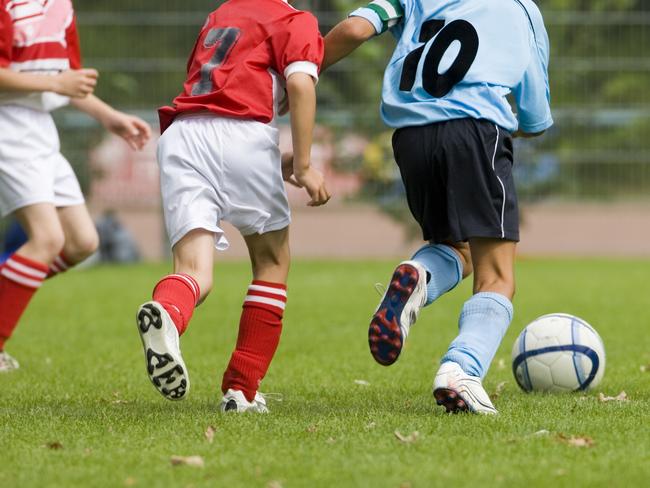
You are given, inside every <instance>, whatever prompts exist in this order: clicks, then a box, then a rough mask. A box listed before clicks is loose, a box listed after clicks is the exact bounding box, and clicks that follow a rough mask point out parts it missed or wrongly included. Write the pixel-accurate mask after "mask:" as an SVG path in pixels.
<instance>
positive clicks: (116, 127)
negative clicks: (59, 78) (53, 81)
mask: <svg viewBox="0 0 650 488" xmlns="http://www.w3.org/2000/svg"><path fill="white" fill-rule="evenodd" d="M71 103H72V105H73V106H74V107H75V108H77V109H79V110H81V111H82V112H85V113H86V114H88V115H90V116H91V117H92V118H93V119H95V120H97V121H98V122H99V123H101V124H102V125H103V126H104V127H105V128H106V130H109V131H111V132H113V133H114V134H116V135H118V136H120V137H121V138H122V139H124V140H125V141H126V142H127V143H128V144H129V146H131V148H132V149H142V148H143V147H144V145H145V144H146V143H147V142H148V141H149V139H150V138H151V128H150V127H149V124H147V123H146V122H145V121H144V120H142V119H140V118H138V117H134V116H132V115H128V114H125V113H123V112H120V111H118V110H115V109H114V108H113V107H111V106H110V105H108V104H107V103H105V102H103V101H102V100H100V99H99V98H97V97H96V96H95V95H88V96H87V97H85V98H75V99H73V100H72V102H71Z"/></svg>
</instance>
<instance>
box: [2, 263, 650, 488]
mask: <svg viewBox="0 0 650 488" xmlns="http://www.w3.org/2000/svg"><path fill="white" fill-rule="evenodd" d="M393 264H394V263H391V262H367V263H358V262H355V263H329V262H328V263H318V262H297V263H295V265H294V267H293V270H292V276H291V281H290V283H289V307H288V310H287V314H286V319H285V329H284V335H283V340H282V342H281V345H280V349H279V351H278V354H277V356H276V360H275V361H274V363H273V364H272V366H271V370H270V372H269V374H268V376H267V378H266V380H265V382H264V384H263V391H267V392H278V393H281V394H282V395H283V401H281V402H271V403H270V408H271V409H272V412H271V414H270V415H266V416H259V415H257V416H256V415H246V416H236V415H229V416H223V415H220V414H219V413H218V411H217V406H218V401H219V399H220V393H219V392H218V390H217V388H218V385H219V384H220V381H221V374H222V371H223V369H224V367H225V365H226V363H227V361H228V358H229V355H230V351H231V348H232V346H233V344H234V341H235V337H236V325H237V322H238V318H239V310H240V306H241V300H242V298H243V294H244V291H245V287H246V285H247V283H248V279H249V273H248V268H247V265H246V264H243V263H242V264H236V263H234V264H233V263H229V264H223V265H219V266H218V268H217V270H216V290H215V292H213V295H212V296H211V297H210V298H209V299H208V301H207V302H206V304H205V305H203V306H202V307H201V308H199V309H198V310H197V313H196V314H195V316H194V319H193V322H192V324H191V326H190V329H189V332H188V333H187V335H186V336H184V338H183V344H182V346H183V353H184V358H185V360H186V362H187V365H188V368H189V370H190V374H191V378H192V391H191V393H190V396H189V398H188V399H186V400H185V401H183V402H178V403H172V402H168V401H166V400H164V399H163V398H162V397H160V396H159V394H158V393H157V392H156V391H155V390H154V389H153V387H152V386H151V385H150V384H149V381H148V379H147V377H146V374H145V371H144V360H143V357H142V352H141V348H140V342H139V338H138V335H137V332H136V329H135V325H134V320H133V315H134V313H135V310H136V307H137V305H138V304H139V303H140V302H142V301H143V300H145V299H147V298H148V294H149V291H150V289H151V286H152V284H154V282H155V280H156V279H157V278H158V277H159V276H160V275H161V274H162V273H163V272H165V271H166V270H167V267H166V266H162V265H161V266H137V267H123V268H95V269H90V270H84V271H78V272H72V273H69V274H68V275H67V276H62V277H60V278H57V281H56V282H51V283H47V284H46V286H44V287H43V289H42V290H41V291H40V292H39V294H38V296H37V297H36V298H35V300H34V302H33V306H32V307H31V308H30V309H29V310H28V313H27V314H26V315H25V317H24V319H23V322H22V324H21V326H20V327H19V328H18V330H17V332H16V334H15V336H14V338H13V339H12V341H11V342H10V343H9V347H8V350H9V352H11V353H12V354H13V355H14V356H15V357H16V358H18V359H19V360H20V362H21V369H20V370H19V371H17V372H16V373H13V374H10V375H3V376H0V452H1V453H2V463H1V464H0V486H1V487H4V488H13V487H20V488H23V487H49V486H60V487H72V486H92V487H100V486H106V487H121V486H141V487H145V486H146V487H153V486H174V487H176V486H179V487H185V486H187V487H202V486H206V487H207V486H210V487H220V486H224V487H239V486H250V487H274V488H278V487H304V486H309V487H330V486H337V487H347V486H371V487H373V488H375V487H395V488H397V487H430V486H443V485H444V486H458V485H461V484H462V485H463V486H524V484H525V485H527V486H529V487H530V486H549V485H551V484H552V485H555V486H590V487H594V486H624V485H628V486H647V483H648V480H650V419H649V412H650V372H644V371H642V368H641V366H644V365H648V363H650V341H649V340H648V330H649V326H650V311H649V308H648V304H649V302H648V289H649V285H648V277H649V276H650V262H638V261H605V260H589V261H569V260H523V261H521V262H520V263H519V267H518V294H517V297H516V299H515V307H516V308H515V320H514V322H513V325H512V326H511V328H510V331H509V333H508V335H507V336H506V339H505V341H504V344H503V347H502V348H501V349H500V351H499V352H498V354H497V358H496V360H495V363H494V365H493V367H492V369H491V371H490V373H489V374H488V377H487V379H486V389H487V390H488V392H495V391H496V390H497V389H499V390H501V391H500V394H499V395H498V398H496V400H495V404H496V406H497V408H498V409H499V410H500V415H499V416H498V417H496V418H485V417H476V416H469V415H455V416H453V415H446V414H445V413H444V411H443V409H441V408H440V407H436V406H435V404H434V401H433V400H432V396H431V383H432V379H433V373H434V372H435V368H436V365H437V361H438V359H439V357H440V356H441V355H442V353H443V352H444V350H445V348H446V346H447V344H448V342H449V341H450V340H451V339H452V337H453V336H454V334H455V330H456V320H457V314H458V311H459V309H460V307H461V304H462V302H463V301H464V299H465V298H466V297H467V295H468V293H469V290H470V287H469V286H468V285H469V283H465V284H464V285H463V286H462V287H460V288H459V289H458V290H455V291H454V292H452V293H451V294H450V295H449V296H446V297H443V298H442V299H441V300H440V301H439V302H437V303H436V304H435V305H434V306H432V307H430V308H429V309H427V310H426V311H424V313H423V314H422V316H421V318H420V321H419V322H418V323H417V325H416V326H415V327H414V329H413V330H412V334H411V336H410V337H409V342H408V343H407V346H406V350H405V351H404V353H403V355H402V357H401V358H400V360H399V361H398V362H397V363H396V364H395V365H394V366H392V367H390V368H384V367H381V366H379V365H377V364H375V363H374V361H373V360H372V358H371V356H370V354H369V353H368V350H367V342H366V341H367V335H366V334H367V323H368V319H369V314H370V313H371V312H372V311H373V309H374V307H375V306H376V303H377V300H378V297H377V296H376V292H375V291H374V289H373V284H374V283H375V282H378V281H386V280H387V279H388V277H389V275H390V272H391V270H392V267H393ZM552 311H565V312H571V313H574V314H576V315H580V316H582V317H584V318H585V319H587V320H588V321H590V322H591V323H592V324H593V325H594V326H595V327H596V328H597V329H598V331H599V332H600V334H601V336H602V337H603V340H604V342H605V346H606V348H607V361H608V362H607V371H606V373H605V378H604V381H603V383H602V384H601V385H600V387H598V389H597V390H596V391H595V392H592V393H589V394H573V395H560V396H546V395H537V394H524V393H522V392H521V391H519V389H518V387H517V386H516V383H515V381H514V379H513V377H512V373H511V371H510V348H511V346H512V343H513V341H514V338H515V337H516V336H517V334H518V333H519V331H520V330H521V329H522V328H523V326H524V325H525V324H526V323H527V322H529V321H531V320H532V319H534V318H535V317H536V316H538V315H541V314H544V313H548V312H552ZM648 369H650V366H649V367H648ZM359 380H362V381H359ZM502 382H505V385H504V386H503V387H502V388H497V386H498V385H499V384H500V383H502ZM622 390H624V391H625V392H626V393H627V395H628V397H629V400H628V401H626V402H607V403H603V402H600V401H599V400H598V395H597V394H598V393H599V392H601V391H602V392H604V393H605V394H606V395H611V396H615V395H617V394H618V393H619V392H621V391H622ZM208 427H213V428H214V438H213V441H212V442H209V440H208V439H207V438H206V436H205V432H206V430H207V429H208ZM396 431H398V432H399V433H401V434H403V435H404V436H406V437H408V436H409V435H411V434H412V433H414V432H417V433H418V434H417V435H413V436H411V437H410V438H408V439H407V441H406V442H404V441H400V440H398V438H397V437H396V435H395V432H396ZM540 431H542V432H540ZM571 437H576V438H580V437H589V438H590V439H592V440H593V444H591V443H590V442H588V441H587V442H586V443H587V444H591V445H590V446H587V447H578V446H574V445H572V443H571V441H569V439H570V438H571ZM174 455H180V456H192V455H196V456H201V457H202V458H203V460H204V462H205V466H204V467H202V468H201V467H191V466H172V465H171V463H170V458H171V457H172V456H174Z"/></svg>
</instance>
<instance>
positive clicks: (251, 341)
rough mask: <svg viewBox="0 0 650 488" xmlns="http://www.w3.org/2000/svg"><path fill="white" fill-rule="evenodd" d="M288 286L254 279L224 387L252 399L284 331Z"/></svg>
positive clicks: (223, 383) (224, 379) (222, 385)
mask: <svg viewBox="0 0 650 488" xmlns="http://www.w3.org/2000/svg"><path fill="white" fill-rule="evenodd" d="M286 302H287V287H286V286H285V285H283V284H279V283H269V282H266V281H257V280H254V281H253V283H252V284H251V285H250V286H249V287H248V294H247V295H246V298H245V300H244V307H243V311H242V314H241V319H240V321H239V336H238V337H237V347H236V348H235V351H234V352H233V354H232V356H231V358H230V363H229V364H228V369H227V370H226V372H225V373H224V375H223V382H222V384H221V390H222V391H223V392H224V393H225V392H226V391H228V389H229V388H232V389H234V390H241V391H242V392H243V393H244V396H245V397H246V399H247V400H248V401H249V402H250V401H253V399H254V398H255V393H256V392H257V389H258V387H259V384H260V382H261V381H262V379H263V378H264V376H265V375H266V372H267V370H268V369H269V364H271V360H272V359H273V355H274V354H275V350H276V349H277V347H278V343H279V342H280V333H281V332H282V315H283V313H284V307H285V305H286Z"/></svg>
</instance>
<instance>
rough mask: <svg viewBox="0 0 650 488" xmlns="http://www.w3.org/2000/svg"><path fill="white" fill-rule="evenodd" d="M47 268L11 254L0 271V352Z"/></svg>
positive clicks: (41, 282)
mask: <svg viewBox="0 0 650 488" xmlns="http://www.w3.org/2000/svg"><path fill="white" fill-rule="evenodd" d="M48 271H49V267H48V266H47V265H46V264H43V263H39V262H36V261H32V260H31V259H27V258H24V257H22V256H19V255H18V254H13V255H12V256H11V257H10V258H9V259H8V260H7V262H6V263H4V265H3V266H2V270H1V271H0V311H1V313H0V351H1V350H3V349H4V344H5V342H6V341H7V339H9V337H11V334H12V332H13V331H14V329H15V328H16V325H17V324H18V320H19V319H20V316H21V315H22V314H23V312H24V311H25V308H27V304H28V303H29V301H30V300H31V298H32V296H33V295H34V293H35V292H36V290H38V289H39V288H40V286H41V285H42V284H43V280H44V279H45V277H46V276H47V273H48Z"/></svg>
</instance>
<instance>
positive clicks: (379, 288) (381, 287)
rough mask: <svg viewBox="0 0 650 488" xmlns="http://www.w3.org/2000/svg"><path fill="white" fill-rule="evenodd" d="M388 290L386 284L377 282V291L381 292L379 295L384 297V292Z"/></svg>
mask: <svg viewBox="0 0 650 488" xmlns="http://www.w3.org/2000/svg"><path fill="white" fill-rule="evenodd" d="M386 290H387V288H386V285H384V284H383V283H375V291H376V292H377V293H378V294H379V296H382V297H383V296H384V294H385V293H386Z"/></svg>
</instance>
